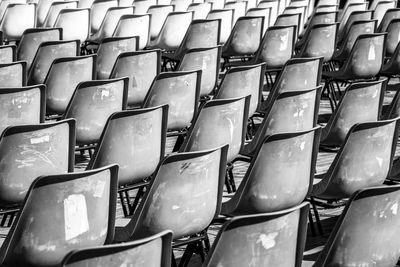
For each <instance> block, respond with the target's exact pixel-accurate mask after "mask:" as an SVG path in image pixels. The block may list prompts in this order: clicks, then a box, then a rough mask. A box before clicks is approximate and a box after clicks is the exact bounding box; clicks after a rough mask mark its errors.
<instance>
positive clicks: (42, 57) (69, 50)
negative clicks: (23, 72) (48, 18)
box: [28, 40, 79, 85]
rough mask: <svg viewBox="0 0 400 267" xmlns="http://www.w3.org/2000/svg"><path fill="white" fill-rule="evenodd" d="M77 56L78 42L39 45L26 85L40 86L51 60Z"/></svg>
mask: <svg viewBox="0 0 400 267" xmlns="http://www.w3.org/2000/svg"><path fill="white" fill-rule="evenodd" d="M78 54H79V41H78V40H72V41H51V42H43V43H41V44H40V45H39V48H38V49H37V52H36V55H35V57H34V58H33V61H32V65H31V68H30V70H29V73H28V84H29V85H34V84H42V83H43V82H44V79H45V78H46V75H47V73H48V71H49V69H50V67H51V64H52V63H53V60H54V59H56V58H61V57H74V56H78Z"/></svg>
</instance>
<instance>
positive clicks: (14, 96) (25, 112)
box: [0, 85, 46, 132]
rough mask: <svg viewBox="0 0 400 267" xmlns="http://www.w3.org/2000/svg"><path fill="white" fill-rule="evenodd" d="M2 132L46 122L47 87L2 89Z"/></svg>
mask: <svg viewBox="0 0 400 267" xmlns="http://www.w3.org/2000/svg"><path fill="white" fill-rule="evenodd" d="M0 102H1V108H0V110H1V113H0V114H1V115H0V132H3V131H4V129H6V128H7V127H8V126H15V125H26V124H39V123H42V122H44V112H45V111H44V109H45V103H46V102H45V86H43V85H33V86H26V87H15V88H1V89H0Z"/></svg>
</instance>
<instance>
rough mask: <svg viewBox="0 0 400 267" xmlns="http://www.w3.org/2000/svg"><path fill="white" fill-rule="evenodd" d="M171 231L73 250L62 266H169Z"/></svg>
mask: <svg viewBox="0 0 400 267" xmlns="http://www.w3.org/2000/svg"><path fill="white" fill-rule="evenodd" d="M171 241H172V232H171V231H168V230H166V231H163V232H160V233H158V234H155V235H152V236H150V237H146V238H143V239H140V240H135V241H131V242H127V243H121V244H115V245H105V246H98V247H90V248H83V249H79V250H74V251H72V252H71V253H68V255H67V256H65V258H64V260H63V263H62V266H64V267H68V266H75V267H77V266H110V267H111V266H121V265H123V264H129V265H132V266H149V267H150V266H162V265H165V266H170V265H171V253H172V250H171Z"/></svg>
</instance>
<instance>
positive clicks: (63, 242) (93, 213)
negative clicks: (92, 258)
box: [0, 165, 118, 266]
mask: <svg viewBox="0 0 400 267" xmlns="http://www.w3.org/2000/svg"><path fill="white" fill-rule="evenodd" d="M117 172H118V166H116V165H113V166H108V167H105V168H102V169H97V170H93V171H89V172H80V173H70V174H59V175H51V176H44V177H40V178H38V179H37V180H35V182H34V183H33V184H32V186H31V187H30V189H29V193H28V195H27V197H26V198H25V201H24V204H23V208H22V211H21V214H20V215H19V217H18V219H17V221H16V223H15V224H14V225H13V227H12V228H11V231H10V233H9V235H8V236H7V239H6V240H5V242H4V244H3V246H2V247H1V250H0V255H1V257H0V262H1V263H2V264H5V265H7V266H58V265H60V264H61V261H62V260H63V258H64V257H65V256H66V255H67V254H68V253H69V252H70V251H71V250H74V249H82V248H86V247H90V246H99V245H103V244H108V243H110V242H111V241H112V239H113V235H114V223H115V209H116V208H115V207H116V193H117ZM49 213H50V214H52V215H53V216H52V219H51V220H49ZM24 234H25V235H24ZM26 235H28V236H29V237H30V238H27V236H26ZM31 238H33V239H34V240H35V242H34V243H32V242H31V240H32V239H31ZM49 244H50V247H51V249H40V248H41V247H42V246H45V247H47V246H49Z"/></svg>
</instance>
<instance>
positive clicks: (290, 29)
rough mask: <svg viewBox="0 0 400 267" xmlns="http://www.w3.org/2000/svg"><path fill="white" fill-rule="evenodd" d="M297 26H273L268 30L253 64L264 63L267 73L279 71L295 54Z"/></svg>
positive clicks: (252, 61)
mask: <svg viewBox="0 0 400 267" xmlns="http://www.w3.org/2000/svg"><path fill="white" fill-rule="evenodd" d="M295 36H296V26H294V25H292V26H271V27H269V28H268V29H267V31H266V32H265V34H264V37H263V39H262V41H261V44H260V47H259V48H258V50H257V53H256V55H255V56H254V58H253V59H252V60H251V61H250V62H251V63H252V64H254V63H260V62H264V63H265V64H266V70H267V71H279V70H280V69H281V68H282V67H283V66H284V65H285V64H286V62H287V61H288V60H289V59H291V58H292V56H293V53H294V42H295Z"/></svg>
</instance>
